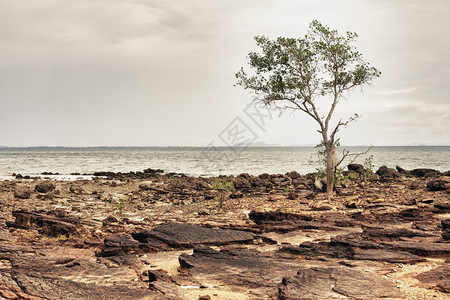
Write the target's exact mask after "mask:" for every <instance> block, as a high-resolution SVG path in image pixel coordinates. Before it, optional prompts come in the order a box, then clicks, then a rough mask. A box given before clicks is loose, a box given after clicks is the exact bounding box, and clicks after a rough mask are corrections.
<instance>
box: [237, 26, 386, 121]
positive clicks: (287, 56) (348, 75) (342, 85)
mask: <svg viewBox="0 0 450 300" xmlns="http://www.w3.org/2000/svg"><path fill="white" fill-rule="evenodd" d="M356 37H357V34H356V33H352V32H347V33H346V35H343V36H342V35H339V34H338V32H337V31H336V30H330V29H329V28H328V27H327V26H324V25H322V24H321V23H320V22H318V21H313V22H311V24H310V31H309V33H308V34H306V35H305V36H304V37H300V38H286V37H278V38H277V39H276V40H271V39H269V38H267V37H265V36H256V37H255V41H256V44H257V46H258V47H259V48H260V50H261V52H260V53H258V52H251V53H249V54H248V58H249V65H250V67H251V68H252V69H253V70H254V71H255V73H254V74H253V75H248V74H247V73H246V72H245V71H244V69H243V68H241V70H240V71H239V72H238V73H237V74H236V78H237V79H238V82H237V84H238V85H241V86H243V87H244V88H245V89H250V90H253V91H254V92H255V93H256V94H257V95H258V96H260V97H262V99H261V100H262V101H264V102H265V103H266V104H269V105H276V106H277V104H278V102H279V101H284V104H285V105H291V104H293V105H294V106H293V107H292V108H294V109H301V110H304V111H305V112H307V113H308V114H309V113H311V114H314V111H313V108H312V107H311V105H310V104H311V103H310V102H311V101H314V100H316V98H318V97H321V96H327V95H335V94H339V95H340V93H341V92H343V91H346V90H350V89H352V88H354V87H356V86H361V85H364V84H367V83H370V82H371V81H372V80H373V79H374V78H376V77H379V76H380V72H379V71H378V70H377V69H375V68H374V67H371V66H370V64H369V63H368V62H366V61H365V60H364V59H363V57H362V55H361V54H360V53H359V52H357V51H356V50H355V48H354V47H353V46H352V43H353V42H354V40H355V39H356ZM280 104H281V103H280ZM278 107H280V108H287V107H285V106H278ZM322 118H323V117H322Z"/></svg>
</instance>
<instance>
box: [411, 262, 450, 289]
mask: <svg viewBox="0 0 450 300" xmlns="http://www.w3.org/2000/svg"><path fill="white" fill-rule="evenodd" d="M416 278H417V279H419V280H420V281H421V282H422V283H425V284H427V285H430V286H431V287H434V288H437V289H439V290H441V291H443V292H444V293H450V265H444V266H440V267H437V268H435V269H433V270H430V271H428V272H423V273H420V274H419V275H417V276H416Z"/></svg>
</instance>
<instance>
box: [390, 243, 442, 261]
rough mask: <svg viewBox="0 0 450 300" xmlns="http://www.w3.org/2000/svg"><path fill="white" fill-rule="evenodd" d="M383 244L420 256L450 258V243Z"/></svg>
mask: <svg viewBox="0 0 450 300" xmlns="http://www.w3.org/2000/svg"><path fill="white" fill-rule="evenodd" d="M382 244H383V245H385V246H387V247H390V248H392V249H394V250H400V251H407V252H410V253H413V254H416V255H420V256H429V257H442V258H449V257H450V243H430V242H427V243H424V242H406V241H405V242H404V241H394V242H386V243H382Z"/></svg>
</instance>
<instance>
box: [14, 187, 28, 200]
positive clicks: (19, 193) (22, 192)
mask: <svg viewBox="0 0 450 300" xmlns="http://www.w3.org/2000/svg"><path fill="white" fill-rule="evenodd" d="M14 197H16V198H19V199H29V198H30V197H31V191H30V190H29V189H19V190H16V191H14Z"/></svg>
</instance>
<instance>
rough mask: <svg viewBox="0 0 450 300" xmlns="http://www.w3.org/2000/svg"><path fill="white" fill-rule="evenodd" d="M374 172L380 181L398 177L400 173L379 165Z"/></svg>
mask: <svg viewBox="0 0 450 300" xmlns="http://www.w3.org/2000/svg"><path fill="white" fill-rule="evenodd" d="M376 174H377V175H378V176H380V180H382V181H386V180H388V179H393V178H398V177H400V173H399V172H398V171H397V170H396V169H393V168H388V167H386V166H381V167H380V168H379V169H378V170H377V172H376Z"/></svg>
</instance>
